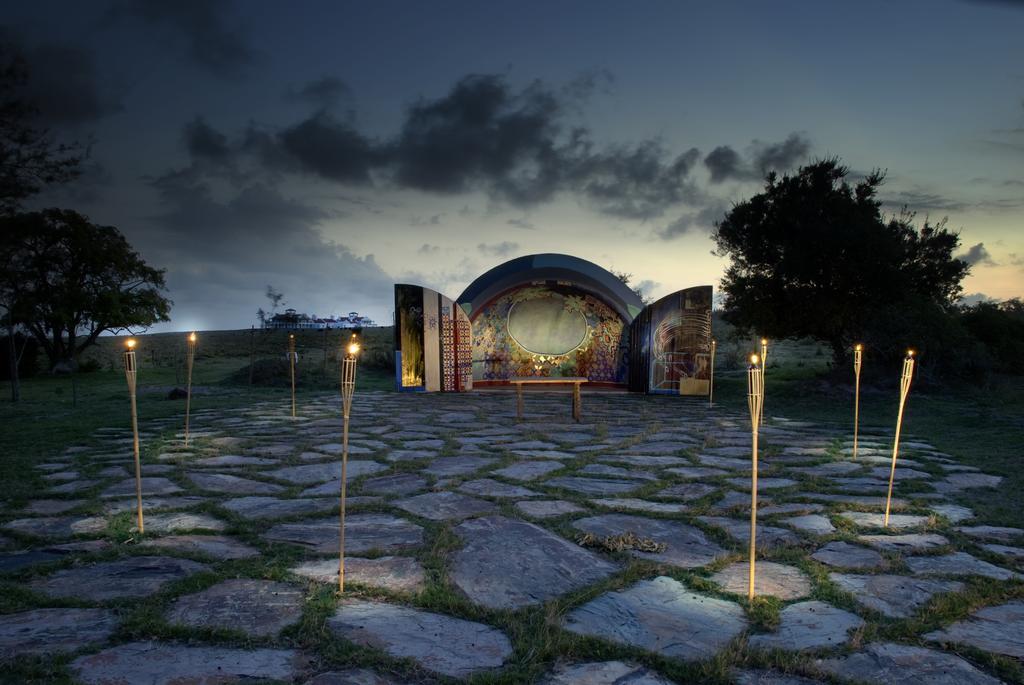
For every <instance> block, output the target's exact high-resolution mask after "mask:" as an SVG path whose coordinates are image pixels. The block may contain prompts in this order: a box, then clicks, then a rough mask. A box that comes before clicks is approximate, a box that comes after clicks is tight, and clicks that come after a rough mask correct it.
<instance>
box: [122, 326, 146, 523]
mask: <svg viewBox="0 0 1024 685" xmlns="http://www.w3.org/2000/svg"><path fill="white" fill-rule="evenodd" d="M127 345H128V349H127V350H125V352H124V376H125V379H126V380H127V381H128V399H129V400H130V402H131V413H132V452H133V453H134V456H135V517H136V525H137V526H138V528H139V533H140V534H142V533H145V532H146V530H145V525H144V523H143V520H142V462H141V461H140V459H139V414H138V409H137V407H136V404H135V381H136V376H137V372H138V367H137V365H136V359H135V341H134V340H129V341H128V343H127Z"/></svg>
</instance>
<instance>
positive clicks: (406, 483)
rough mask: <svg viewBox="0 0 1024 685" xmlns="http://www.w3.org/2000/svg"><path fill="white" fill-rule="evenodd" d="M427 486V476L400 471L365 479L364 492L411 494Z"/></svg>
mask: <svg viewBox="0 0 1024 685" xmlns="http://www.w3.org/2000/svg"><path fill="white" fill-rule="evenodd" d="M426 487H427V481H426V479H425V478H423V477H421V476H418V475H416V474H413V473H398V474H395V475H393V476H379V477H377V478H369V479H367V480H364V481H363V484H362V492H369V493H373V494H375V495H411V494H412V493H414V492H418V491H420V490H424V489H426Z"/></svg>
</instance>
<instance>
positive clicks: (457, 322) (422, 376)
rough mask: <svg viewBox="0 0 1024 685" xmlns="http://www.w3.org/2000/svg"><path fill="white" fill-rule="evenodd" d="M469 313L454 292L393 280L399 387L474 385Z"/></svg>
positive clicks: (422, 388) (451, 388) (465, 387)
mask: <svg viewBox="0 0 1024 685" xmlns="http://www.w3.org/2000/svg"><path fill="white" fill-rule="evenodd" d="M471 336H472V329H471V326H470V323H469V317H468V316H467V315H466V313H465V312H464V311H462V309H461V308H460V307H459V306H458V305H456V304H455V302H454V301H453V300H451V299H450V298H447V297H445V296H444V295H441V294H440V293H438V292H436V291H433V290H430V289H429V288H424V287H422V286H418V285H407V284H398V285H396V286H395V384H396V386H397V387H398V389H399V390H401V391H426V392H436V391H444V392H461V391H464V390H469V389H471V388H472V387H473V374H472V348H471Z"/></svg>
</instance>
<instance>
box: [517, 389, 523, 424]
mask: <svg viewBox="0 0 1024 685" xmlns="http://www.w3.org/2000/svg"><path fill="white" fill-rule="evenodd" d="M516 418H517V419H519V420H520V421H522V420H523V384H522V383H516Z"/></svg>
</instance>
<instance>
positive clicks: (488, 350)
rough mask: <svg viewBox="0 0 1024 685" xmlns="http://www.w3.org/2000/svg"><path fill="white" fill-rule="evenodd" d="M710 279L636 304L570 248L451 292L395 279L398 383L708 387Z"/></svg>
mask: <svg viewBox="0 0 1024 685" xmlns="http://www.w3.org/2000/svg"><path fill="white" fill-rule="evenodd" d="M711 294H712V289H711V286H699V287H695V288H687V289H685V290H680V291H679V292H676V293H673V294H672V295H669V296H667V297H663V298H662V299H660V300H658V301H657V302H655V303H653V304H651V305H649V306H647V307H644V305H643V302H642V301H641V300H640V297H639V296H638V295H637V294H636V293H635V292H633V291H632V290H631V289H630V288H628V287H627V286H626V285H625V284H624V283H622V281H621V280H619V279H618V278H616V276H615V275H614V274H612V273H611V272H609V271H608V270H606V269H603V268H601V267H600V266H598V265H596V264H593V263H592V262H588V261H586V260H583V259H579V258H577V257H572V256H569V255H562V254H535V255H527V256H524V257H517V258H516V259H512V260H510V261H507V262H505V263H503V264H499V265H498V266H496V267H494V268H493V269H490V270H489V271H487V272H486V273H484V274H482V275H480V276H479V277H478V278H477V279H476V280H474V281H473V282H472V283H471V284H470V285H469V286H468V287H467V288H466V290H465V291H463V293H462V294H461V295H460V296H459V298H458V300H457V302H453V301H452V300H450V299H448V298H447V297H444V296H443V295H441V294H440V293H437V292H435V291H433V290H430V289H429V288H423V287H421V286H417V285H404V284H400V285H396V286H395V362H396V364H395V366H396V384H397V386H398V388H399V390H404V391H427V392H430V391H442V392H458V391H463V390H469V389H471V388H472V387H473V382H474V380H475V381H476V382H477V383H479V384H481V385H489V384H503V383H505V382H506V381H508V380H509V379H510V378H515V377H530V376H534V377H577V376H582V377H584V378H587V379H589V380H590V381H591V382H595V383H606V384H611V385H626V384H627V383H628V386H629V389H630V390H634V391H637V392H654V393H673V394H683V395H704V394H707V393H708V391H709V385H710V383H709V381H710V368H709V363H710V352H711Z"/></svg>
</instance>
